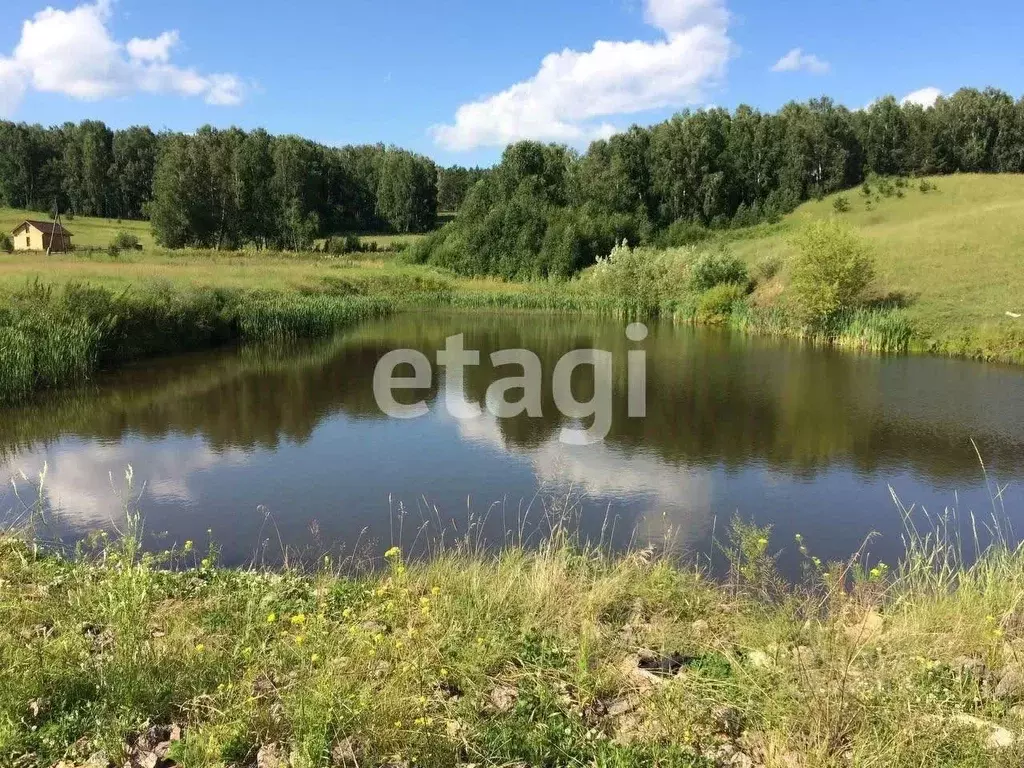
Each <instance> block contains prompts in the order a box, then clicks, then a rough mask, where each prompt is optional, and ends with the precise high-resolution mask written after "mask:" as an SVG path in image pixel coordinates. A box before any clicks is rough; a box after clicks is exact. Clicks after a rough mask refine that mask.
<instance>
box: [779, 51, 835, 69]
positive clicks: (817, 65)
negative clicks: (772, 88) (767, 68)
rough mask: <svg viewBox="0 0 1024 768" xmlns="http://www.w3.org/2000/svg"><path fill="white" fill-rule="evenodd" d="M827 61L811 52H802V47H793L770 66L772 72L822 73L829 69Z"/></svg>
mask: <svg viewBox="0 0 1024 768" xmlns="http://www.w3.org/2000/svg"><path fill="white" fill-rule="evenodd" d="M831 68H832V67H831V65H830V64H829V63H828V62H827V61H823V60H822V59H819V58H818V57H817V56H815V55H814V54H813V53H804V51H803V48H794V49H793V50H791V51H790V52H789V53H787V54H786V55H785V56H783V57H782V58H781V59H779V60H778V61H777V62H775V66H774V67H772V72H810V73H811V74H814V75H823V74H825V73H826V72H828V71H829V70H830V69H831Z"/></svg>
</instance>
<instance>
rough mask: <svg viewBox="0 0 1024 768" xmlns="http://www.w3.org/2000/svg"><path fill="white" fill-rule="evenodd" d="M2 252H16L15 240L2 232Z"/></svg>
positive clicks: (0, 247) (0, 249) (0, 242)
mask: <svg viewBox="0 0 1024 768" xmlns="http://www.w3.org/2000/svg"><path fill="white" fill-rule="evenodd" d="M0 251H3V252H4V253H13V252H14V240H13V239H11V236H10V235H9V234H7V233H6V232H0Z"/></svg>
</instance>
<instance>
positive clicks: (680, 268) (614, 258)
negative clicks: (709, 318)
mask: <svg viewBox="0 0 1024 768" xmlns="http://www.w3.org/2000/svg"><path fill="white" fill-rule="evenodd" d="M692 254H693V251H692V250H691V249H688V248H677V249H675V250H671V251H656V250H652V249H650V248H630V247H629V245H627V244H626V243H621V244H619V245H616V246H615V247H614V248H613V249H612V251H611V253H610V254H609V255H608V256H607V257H604V258H599V259H598V260H597V264H595V265H594V267H593V268H592V269H590V270H588V271H587V272H585V273H584V275H583V276H582V278H581V280H580V285H581V286H582V287H583V288H584V290H585V291H586V292H588V293H591V294H596V295H598V296H601V297H606V298H613V299H617V300H619V301H621V302H624V303H625V304H627V305H629V306H631V307H633V308H636V309H640V310H651V309H654V308H655V307H657V306H658V305H659V304H660V303H661V302H663V301H668V300H672V299H677V298H680V297H682V296H683V295H685V294H686V293H687V292H688V290H689V289H688V286H689V269H688V263H689V261H690V259H691V258H692Z"/></svg>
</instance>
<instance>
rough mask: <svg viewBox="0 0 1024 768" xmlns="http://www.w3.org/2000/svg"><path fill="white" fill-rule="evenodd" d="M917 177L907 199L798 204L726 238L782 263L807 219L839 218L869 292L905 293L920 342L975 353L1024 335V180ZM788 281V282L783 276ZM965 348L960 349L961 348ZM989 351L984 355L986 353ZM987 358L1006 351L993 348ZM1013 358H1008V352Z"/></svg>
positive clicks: (856, 194) (748, 256) (738, 249)
mask: <svg viewBox="0 0 1024 768" xmlns="http://www.w3.org/2000/svg"><path fill="white" fill-rule="evenodd" d="M929 181H930V182H931V183H933V184H934V186H935V187H936V188H935V189H934V190H932V191H929V192H927V193H922V192H921V191H920V189H919V187H918V184H917V182H911V183H910V184H909V186H908V187H907V188H906V189H905V190H903V195H904V196H903V197H896V196H892V197H884V196H881V195H877V194H874V191H873V194H872V195H871V196H870V197H866V196H865V195H864V194H863V193H862V191H861V190H860V189H854V190H849V191H847V192H845V193H842V196H843V197H845V198H846V200H847V201H848V203H849V211H847V212H845V213H838V212H837V211H836V207H835V200H836V198H837V197H839V196H840V195H833V196H831V197H828V198H825V199H824V200H819V201H814V202H809V203H806V204H804V205H802V206H801V207H800V208H798V209H797V210H796V211H795V212H794V213H792V214H791V215H790V216H788V217H786V219H784V220H783V221H782V222H781V223H780V224H777V225H773V226H766V227H755V228H753V229H751V230H749V231H747V232H743V233H736V234H733V235H730V236H729V237H728V238H727V239H729V240H730V241H731V243H730V247H731V248H732V249H733V251H734V252H735V253H737V254H738V255H739V256H741V257H742V258H744V259H745V260H746V261H748V262H749V263H751V264H755V263H757V262H758V261H759V260H761V259H764V258H766V257H771V256H773V255H774V256H777V257H780V258H781V259H785V258H786V257H788V255H789V254H790V253H791V245H790V239H791V237H792V234H793V233H794V231H795V230H796V229H797V228H798V227H799V226H800V225H801V224H802V223H804V222H807V221H810V220H814V219H819V218H824V217H829V216H838V217H840V218H841V219H842V220H844V221H846V222H848V223H849V224H850V225H851V226H852V227H853V228H854V229H855V230H856V231H857V232H859V233H860V234H861V235H862V236H863V237H864V238H865V239H866V240H867V241H868V242H869V243H870V244H871V245H872V247H873V249H874V252H875V257H876V261H877V273H878V274H877V279H876V284H875V288H874V290H875V292H876V293H877V294H878V296H880V297H885V296H890V297H898V298H902V300H903V301H904V302H905V304H906V313H907V315H908V316H909V318H910V319H911V321H912V322H913V324H914V327H915V329H916V330H917V332H918V334H919V335H920V337H921V340H922V341H923V342H925V343H926V344H928V345H930V346H933V347H935V348H937V349H938V350H940V351H950V352H962V353H966V354H973V353H975V352H978V351H980V348H981V347H985V348H993V351H994V352H1000V350H999V349H997V348H998V347H1004V348H1005V347H1006V346H1007V345H1018V346H1019V345H1020V344H1021V342H1022V341H1024V318H1019V319H1014V318H1011V317H1008V316H1007V314H1006V313H1007V312H1013V313H1015V314H1024V176H1020V175H999V176H995V175H973V174H972V175H957V176H942V177H935V178H932V179H929ZM783 279H784V278H783ZM958 345H959V346H962V347H963V349H957V348H956V347H957V346H958ZM982 356H985V355H982ZM991 356H996V357H1005V356H1006V355H1004V354H1002V353H999V354H994V355H991ZM1011 357H1012V355H1011Z"/></svg>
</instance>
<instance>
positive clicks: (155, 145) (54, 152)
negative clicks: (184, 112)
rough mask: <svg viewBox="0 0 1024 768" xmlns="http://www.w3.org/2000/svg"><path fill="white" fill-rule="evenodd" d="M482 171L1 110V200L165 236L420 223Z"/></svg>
mask: <svg viewBox="0 0 1024 768" xmlns="http://www.w3.org/2000/svg"><path fill="white" fill-rule="evenodd" d="M484 173H485V171H483V170H481V169H477V168H474V169H467V168H462V167H459V166H454V167H452V168H439V167H437V166H436V165H435V164H434V163H433V161H431V160H430V159H428V158H426V157H422V156H420V155H416V154H413V153H411V152H407V151H404V150H401V149H397V148H393V147H385V146H384V145H383V144H375V145H364V146H346V147H329V146H324V145H322V144H317V143H315V142H312V141H308V140H306V139H302V138H298V137H295V136H279V137H278V136H272V135H270V134H269V133H267V132H266V131H263V130H255V131H251V132H245V131H242V130H239V129H237V128H231V129H227V130H217V129H215V128H211V127H209V126H207V127H204V128H201V129H200V130H199V131H197V132H196V133H195V134H191V135H187V134H182V133H171V132H162V133H154V132H153V131H152V130H150V129H149V128H146V127H132V128H127V129H124V130H117V131H115V130H111V129H110V128H108V127H107V126H106V125H105V124H103V123H102V122H99V121H94V120H87V121H84V122H82V123H79V124H73V123H67V124H65V125H62V126H54V127H49V128H44V127H42V126H39V125H27V124H24V123H12V122H6V121H0V205H5V206H8V207H12V208H24V209H29V210H37V211H46V212H49V211H52V210H53V209H54V208H55V207H57V208H59V209H60V210H61V211H62V212H64V213H65V214H70V215H72V216H74V215H81V216H100V217H105V218H116V219H151V220H152V223H153V229H154V234H155V236H156V238H157V240H158V241H159V242H160V243H162V244H164V245H166V246H168V247H182V246H200V247H237V246H242V245H255V246H257V247H262V246H266V247H278V248H306V247H309V245H310V243H311V242H312V241H313V239H315V238H318V237H326V236H328V235H331V234H333V233H336V232H352V231H394V232H422V231H426V230H428V229H431V228H432V227H433V226H434V224H435V217H436V214H437V211H438V209H439V208H440V209H441V210H448V211H452V210H457V209H458V208H459V207H460V206H461V204H462V201H463V199H464V197H465V195H466V194H467V192H468V191H469V189H470V187H472V185H473V184H474V183H475V182H476V181H477V180H479V179H480V178H481V177H482V176H483V174H484Z"/></svg>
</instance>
